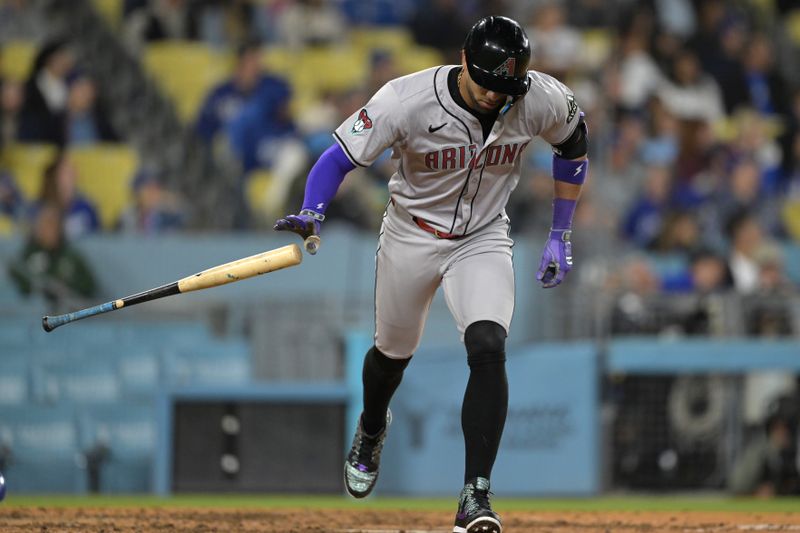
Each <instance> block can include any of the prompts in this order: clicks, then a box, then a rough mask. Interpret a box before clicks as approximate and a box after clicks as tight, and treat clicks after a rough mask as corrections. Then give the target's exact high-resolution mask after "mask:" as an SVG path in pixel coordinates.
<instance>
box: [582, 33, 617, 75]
mask: <svg viewBox="0 0 800 533" xmlns="http://www.w3.org/2000/svg"><path fill="white" fill-rule="evenodd" d="M581 41H582V46H581V49H582V51H581V59H580V62H581V64H582V65H583V66H585V67H587V68H598V67H601V66H602V65H603V64H605V62H606V61H607V60H608V58H609V57H610V56H611V48H612V46H613V45H614V36H613V35H612V33H611V32H610V31H609V30H607V29H596V30H587V31H584V32H583V33H582V35H581Z"/></svg>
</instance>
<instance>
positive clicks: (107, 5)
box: [92, 0, 123, 30]
mask: <svg viewBox="0 0 800 533" xmlns="http://www.w3.org/2000/svg"><path fill="white" fill-rule="evenodd" d="M92 4H94V8H95V9H96V10H97V12H98V13H100V15H101V16H102V17H103V18H104V19H105V20H106V22H108V24H109V26H111V28H112V29H114V30H117V29H119V28H120V26H121V25H122V8H123V5H122V4H123V0H92Z"/></svg>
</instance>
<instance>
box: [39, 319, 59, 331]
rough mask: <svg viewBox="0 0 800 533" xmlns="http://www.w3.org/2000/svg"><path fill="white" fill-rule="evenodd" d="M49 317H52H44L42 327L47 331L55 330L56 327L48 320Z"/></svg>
mask: <svg viewBox="0 0 800 533" xmlns="http://www.w3.org/2000/svg"><path fill="white" fill-rule="evenodd" d="M48 318H50V317H49V316H43V317H42V329H44V330H45V331H47V332H48V333H49V332H51V331H53V330H54V329H56V328H55V327H54V326H51V325H50V322H48V320H47V319H48Z"/></svg>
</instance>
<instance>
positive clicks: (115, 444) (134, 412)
mask: <svg viewBox="0 0 800 533" xmlns="http://www.w3.org/2000/svg"><path fill="white" fill-rule="evenodd" d="M78 427H79V431H80V437H79V438H80V445H81V448H82V449H83V450H85V451H86V450H91V449H93V448H95V449H96V447H97V446H104V447H106V448H107V450H108V455H107V457H106V459H105V460H104V461H103V462H102V466H101V468H100V478H99V490H100V492H127V493H130V492H148V491H150V490H151V488H152V487H151V480H152V475H151V471H152V465H151V463H152V459H153V455H154V449H155V442H156V423H155V415H154V413H153V408H152V407H148V406H142V405H131V404H128V403H116V404H106V405H99V406H92V407H86V408H82V409H81V410H80V411H79V413H78Z"/></svg>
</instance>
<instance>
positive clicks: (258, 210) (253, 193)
mask: <svg viewBox="0 0 800 533" xmlns="http://www.w3.org/2000/svg"><path fill="white" fill-rule="evenodd" d="M245 187H246V192H245V197H246V200H247V207H248V208H249V209H250V213H252V214H253V216H255V217H256V219H258V218H260V217H263V216H265V215H266V213H265V205H266V197H267V195H268V194H269V191H270V189H271V188H272V174H271V173H270V172H268V171H266V170H256V171H253V172H251V173H250V174H249V175H248V176H247V184H246V185H245Z"/></svg>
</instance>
